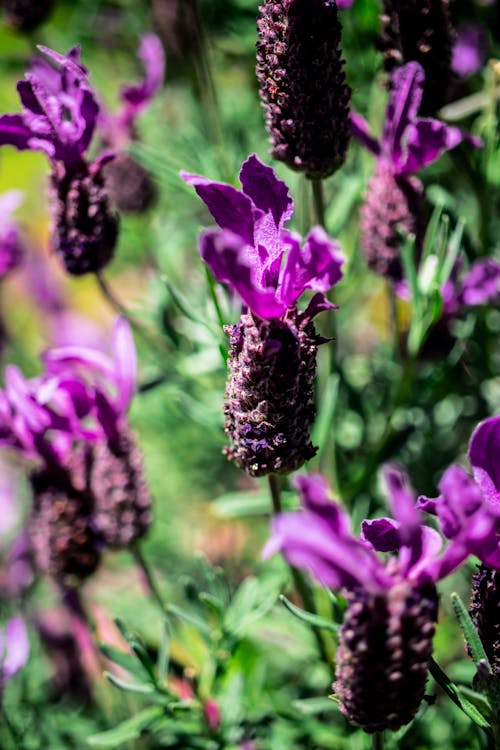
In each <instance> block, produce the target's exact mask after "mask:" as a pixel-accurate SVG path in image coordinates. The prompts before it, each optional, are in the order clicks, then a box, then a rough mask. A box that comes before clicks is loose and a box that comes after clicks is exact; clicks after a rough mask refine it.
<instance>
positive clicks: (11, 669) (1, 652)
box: [0, 617, 30, 697]
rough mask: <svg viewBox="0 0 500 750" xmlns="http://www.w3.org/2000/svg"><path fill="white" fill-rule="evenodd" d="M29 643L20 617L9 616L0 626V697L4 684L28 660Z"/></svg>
mask: <svg viewBox="0 0 500 750" xmlns="http://www.w3.org/2000/svg"><path fill="white" fill-rule="evenodd" d="M29 651H30V644H29V641H28V633H27V631H26V625H25V624H24V620H23V619H22V618H21V617H11V618H10V620H8V621H7V623H6V625H5V627H4V628H0V697H1V694H2V690H3V688H4V687H5V684H6V683H7V682H8V680H10V678H11V677H13V676H14V675H15V674H16V672H19V670H20V669H21V668H22V667H24V665H25V664H26V662H27V661H28V656H29Z"/></svg>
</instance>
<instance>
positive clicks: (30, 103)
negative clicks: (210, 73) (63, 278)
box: [0, 47, 118, 276]
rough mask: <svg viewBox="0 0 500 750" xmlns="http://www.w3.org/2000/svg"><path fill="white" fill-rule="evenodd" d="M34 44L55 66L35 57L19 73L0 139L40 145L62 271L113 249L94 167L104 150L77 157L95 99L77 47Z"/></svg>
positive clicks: (106, 257) (101, 262)
mask: <svg viewBox="0 0 500 750" xmlns="http://www.w3.org/2000/svg"><path fill="white" fill-rule="evenodd" d="M40 50H41V51H42V52H43V53H44V54H45V55H46V56H47V57H48V58H49V60H50V61H51V63H53V64H54V65H55V66H57V69H56V68H52V67H51V66H50V65H49V64H48V63H41V62H40V61H38V62H36V63H35V64H34V65H33V69H32V70H31V71H30V72H28V73H26V76H25V80H23V81H19V83H18V86H17V89H18V92H19V96H20V98H21V103H22V106H23V112H22V114H14V115H3V116H2V117H0V145H6V144H7V145H11V146H15V147H16V148H18V149H20V150H33V151H43V152H44V153H45V154H46V156H47V157H48V158H49V160H50V162H51V164H52V168H53V172H52V176H51V190H52V212H53V243H54V248H55V251H56V253H57V254H58V256H59V257H60V259H61V260H62V262H63V263H64V266H65V268H66V270H67V271H68V273H71V274H74V275H76V276H79V275H81V274H84V273H88V272H93V271H98V270H100V269H101V268H103V266H105V265H106V264H107V263H108V262H109V261H110V260H111V257H112V255H113V251H114V247H115V244H116V240H117V235H118V225H117V220H116V217H115V216H114V215H113V213H112V212H111V210H110V208H109V205H108V196H107V192H106V189H105V185H104V177H103V174H102V169H103V167H104V165H105V164H106V163H107V162H108V161H109V160H110V159H111V158H112V156H111V155H110V154H105V155H103V156H101V157H100V158H99V159H97V160H96V161H94V162H92V163H90V164H89V163H88V162H87V161H86V159H85V152H86V150H87V149H88V147H89V144H90V141H91V138H92V135H93V132H94V130H95V126H96V123H97V116H98V112H99V107H98V105H97V102H96V99H95V97H94V94H93V93H92V91H91V89H90V87H89V85H88V73H87V70H86V68H85V67H84V66H83V65H82V64H81V63H80V50H79V48H78V47H74V48H73V49H71V50H70V51H69V52H68V54H67V55H60V54H58V53H57V52H54V51H53V50H49V49H47V48H46V47H40Z"/></svg>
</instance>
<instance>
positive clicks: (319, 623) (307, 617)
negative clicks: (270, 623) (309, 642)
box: [280, 594, 339, 635]
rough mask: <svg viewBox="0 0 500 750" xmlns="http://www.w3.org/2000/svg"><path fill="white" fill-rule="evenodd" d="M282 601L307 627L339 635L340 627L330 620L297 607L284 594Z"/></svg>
mask: <svg viewBox="0 0 500 750" xmlns="http://www.w3.org/2000/svg"><path fill="white" fill-rule="evenodd" d="M280 601H281V602H282V603H283V604H284V605H285V607H286V608H287V609H288V611H289V612H291V613H292V615H295V617H297V618H298V619H299V620H302V622H305V623H306V624H307V625H310V626H311V627H313V628H321V629H322V630H328V631H329V632H330V633H334V634H335V635H337V634H338V632H339V626H338V625H337V624H336V623H334V622H330V620H326V619H325V618H324V617H321V616H320V615H314V614H313V613H312V612H306V610H305V609H301V608H300V607H297V606H296V605H295V604H293V603H292V602H291V601H290V600H289V599H287V598H286V596H284V595H283V594H282V595H281V596H280Z"/></svg>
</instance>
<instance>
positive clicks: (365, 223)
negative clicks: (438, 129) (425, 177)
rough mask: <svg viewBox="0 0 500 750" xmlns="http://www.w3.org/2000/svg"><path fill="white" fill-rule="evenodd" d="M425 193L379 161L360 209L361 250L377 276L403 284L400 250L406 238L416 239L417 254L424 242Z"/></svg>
mask: <svg viewBox="0 0 500 750" xmlns="http://www.w3.org/2000/svg"><path fill="white" fill-rule="evenodd" d="M421 214H422V193H421V185H420V182H419V181H418V180H417V179H416V178H415V177H411V176H404V175H400V176H398V175H395V174H394V172H393V170H392V169H391V166H390V165H389V164H387V163H386V162H384V161H382V160H380V161H379V162H378V164H377V168H376V170H375V174H374V175H373V177H372V178H371V179H370V181H369V182H368V186H367V190H366V195H365V202H364V204H363V206H362V208H361V215H360V226H361V239H360V243H361V249H362V250H363V253H364V255H365V258H366V261H367V263H368V266H369V267H370V268H371V269H372V271H375V272H376V273H379V274H381V275H382V276H387V277H389V278H390V279H392V280H393V281H400V280H401V278H402V276H403V267H402V262H401V246H402V243H403V242H404V237H405V236H407V235H413V236H414V237H415V248H416V251H417V253H418V251H419V249H420V247H421V242H422V231H423V228H422V219H421Z"/></svg>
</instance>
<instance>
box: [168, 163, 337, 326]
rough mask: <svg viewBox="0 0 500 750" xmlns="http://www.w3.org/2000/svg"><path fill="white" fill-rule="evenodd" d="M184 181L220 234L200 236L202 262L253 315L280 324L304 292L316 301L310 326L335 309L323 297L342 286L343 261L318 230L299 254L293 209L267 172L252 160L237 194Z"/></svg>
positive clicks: (189, 178)
mask: <svg viewBox="0 0 500 750" xmlns="http://www.w3.org/2000/svg"><path fill="white" fill-rule="evenodd" d="M181 176H182V178H183V179H184V180H185V181H186V182H187V183H188V184H189V185H193V187H194V188H195V190H196V192H197V193H198V195H199V196H200V198H201V199H202V200H203V202H204V203H205V205H206V206H207V208H208V210H209V211H210V213H211V214H212V216H213V218H214V219H215V221H216V222H217V224H218V225H219V227H220V229H208V230H206V231H204V232H202V234H201V237H200V254H201V257H202V258H203V260H204V261H205V263H206V264H207V265H208V267H209V268H210V270H211V271H212V273H213V275H214V276H215V278H216V279H218V280H219V281H222V282H224V283H226V284H228V285H229V287H230V288H231V289H232V290H233V291H234V292H236V293H237V294H238V295H239V296H240V297H241V299H242V301H243V303H244V304H245V305H247V306H248V307H249V308H250V310H251V311H252V312H253V313H254V314H255V315H257V316H259V317H260V318H262V319H264V320H270V319H272V318H283V317H284V316H285V315H286V313H287V311H288V310H289V309H290V308H295V307H296V303H297V300H298V298H299V297H300V295H301V294H302V293H303V292H304V291H305V290H306V289H311V290H313V291H315V292H317V294H315V295H314V297H313V300H312V302H311V304H310V305H309V307H308V308H307V310H306V311H305V313H304V316H306V315H307V317H308V318H309V319H311V318H312V317H314V315H316V314H317V313H318V312H320V310H325V309H332V308H333V305H331V304H330V303H329V302H328V301H327V299H326V297H325V296H324V292H327V291H328V290H329V289H330V288H331V287H332V286H334V285H335V284H336V283H337V282H338V281H339V280H340V279H341V278H342V271H341V267H342V264H343V263H344V256H343V255H342V253H341V252H340V248H339V245H338V244H337V243H336V242H335V241H334V240H331V239H330V238H329V237H328V235H327V234H326V233H325V231H324V230H323V229H321V228H320V227H315V228H314V229H313V230H312V231H311V232H310V234H309V235H308V237H307V238H306V240H305V244H304V246H303V247H301V242H300V238H299V237H298V236H297V235H296V234H294V233H292V232H290V231H288V230H287V229H285V228H284V225H285V224H286V222H287V221H288V220H289V219H290V217H291V215H292V213H293V201H292V199H291V197H290V194H289V192H288V188H287V186H286V185H285V183H284V182H282V181H281V180H279V179H278V178H277V177H276V175H275V173H274V171H273V170H272V169H271V167H268V166H266V165H265V164H262V162H261V161H259V159H258V158H257V156H255V154H252V155H251V156H250V157H249V158H248V159H247V161H246V162H245V163H244V164H243V166H242V168H241V172H240V181H241V184H242V187H243V190H242V191H239V190H236V188H234V187H232V186H231V185H227V184H224V183H219V182H214V181H213V180H209V179H207V178H206V177H200V176H198V175H192V174H188V173H187V172H181Z"/></svg>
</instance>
